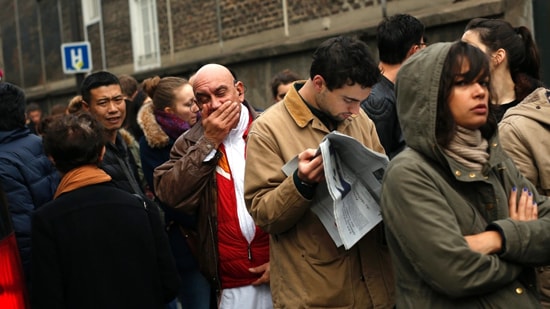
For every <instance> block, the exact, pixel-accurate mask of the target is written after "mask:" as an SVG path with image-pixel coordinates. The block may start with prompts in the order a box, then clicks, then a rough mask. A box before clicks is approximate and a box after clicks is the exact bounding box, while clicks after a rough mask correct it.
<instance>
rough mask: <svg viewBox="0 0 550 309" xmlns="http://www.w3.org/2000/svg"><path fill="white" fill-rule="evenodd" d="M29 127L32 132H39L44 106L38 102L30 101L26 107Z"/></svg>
mask: <svg viewBox="0 0 550 309" xmlns="http://www.w3.org/2000/svg"><path fill="white" fill-rule="evenodd" d="M26 115H27V127H29V130H31V133H33V134H38V126H39V124H40V121H42V108H41V107H40V105H38V103H34V102H33V103H30V104H29V105H27V108H26Z"/></svg>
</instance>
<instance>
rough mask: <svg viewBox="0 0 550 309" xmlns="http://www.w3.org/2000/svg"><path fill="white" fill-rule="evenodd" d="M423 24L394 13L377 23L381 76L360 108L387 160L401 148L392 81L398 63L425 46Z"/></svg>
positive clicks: (401, 135) (402, 143)
mask: <svg viewBox="0 0 550 309" xmlns="http://www.w3.org/2000/svg"><path fill="white" fill-rule="evenodd" d="M424 39H425V38H424V25H423V24H422V23H421V22H420V21H419V20H418V19H416V18H415V17H413V16H411V15H408V14H396V15H393V16H391V17H389V18H386V19H384V20H383V21H382V22H380V24H378V28H377V34H376V40H377V42H378V55H379V58H380V63H379V65H378V67H379V68H380V71H381V72H382V78H381V79H380V82H378V83H377V84H376V85H374V87H372V91H371V94H370V95H369V97H368V98H367V99H366V100H365V101H363V102H362V103H361V107H362V108H363V110H365V112H366V113H367V115H369V117H370V118H371V119H372V121H374V124H375V125H376V131H377V132H378V136H379V137H380V143H382V146H384V149H385V151H386V154H387V155H388V157H389V158H390V159H392V158H393V157H394V156H395V155H397V154H398V153H399V152H401V150H403V149H404V148H405V140H404V139H403V134H402V133H401V127H400V126H399V120H398V119H397V110H396V108H397V107H396V98H395V90H394V84H395V79H396V77H397V72H399V68H401V64H402V63H403V62H405V60H407V59H408V58H409V57H410V56H412V55H414V54H415V53H416V52H418V51H420V50H421V49H423V48H425V47H426V42H425V41H424Z"/></svg>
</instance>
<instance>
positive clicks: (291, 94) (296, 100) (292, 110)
mask: <svg viewBox="0 0 550 309" xmlns="http://www.w3.org/2000/svg"><path fill="white" fill-rule="evenodd" d="M304 84H305V81H297V82H295V83H294V84H293V85H292V87H290V90H289V91H288V93H287V95H286V97H285V99H284V100H283V104H284V105H285V108H286V110H287V111H288V113H289V114H290V117H292V119H293V120H294V122H295V123H296V125H297V126H298V127H300V128H305V127H306V126H307V125H308V124H309V123H311V126H312V127H313V128H314V129H318V130H321V131H324V132H326V133H329V132H330V130H329V129H328V128H327V126H326V125H324V124H323V122H322V121H321V120H320V119H319V118H318V117H316V116H315V115H314V114H313V112H312V111H311V110H310V109H309V107H308V106H307V105H306V103H305V102H304V100H303V99H302V97H301V96H300V94H299V93H298V90H299V89H300V88H302V86H303V85H304ZM360 112H362V111H360ZM355 118H356V116H353V117H350V118H349V119H346V120H344V121H342V122H340V124H338V127H337V128H336V130H338V131H344V129H345V128H346V127H347V126H348V125H349V124H350V123H351V121H353V119H355Z"/></svg>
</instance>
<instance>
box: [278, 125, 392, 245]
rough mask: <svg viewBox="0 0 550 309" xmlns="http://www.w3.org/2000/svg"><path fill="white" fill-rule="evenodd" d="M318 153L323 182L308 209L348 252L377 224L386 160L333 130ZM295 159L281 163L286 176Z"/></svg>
mask: <svg viewBox="0 0 550 309" xmlns="http://www.w3.org/2000/svg"><path fill="white" fill-rule="evenodd" d="M319 150H320V151H321V155H322V156H323V165H324V170H325V179H326V182H323V183H320V184H319V186H318V187H317V191H316V193H315V197H314V198H313V201H312V207H311V210H312V211H313V212H314V213H315V214H316V215H317V216H318V217H319V219H320V221H321V222H322V223H323V225H324V226H325V228H326V229H327V232H328V233H329V235H330V236H331V237H332V239H333V240H334V243H335V244H336V246H337V247H340V246H341V245H344V248H346V250H347V249H349V248H351V247H352V246H353V245H354V244H355V243H357V242H358V241H359V240H360V239H361V238H362V237H363V236H365V235H366V234H367V233H368V232H369V231H370V230H371V229H372V228H374V227H375V226H376V225H377V224H378V223H380V221H382V215H381V213H380V205H379V202H380V191H381V188H382V177H383V176H384V171H385V170H386V167H387V165H388V157H387V156H385V155H383V154H381V153H377V152H374V151H372V150H371V149H369V148H367V147H365V146H364V145H363V144H361V143H360V142H359V141H357V140H356V139H354V138H353V137H350V136H348V135H345V134H342V133H339V132H336V131H333V132H331V133H329V134H328V135H326V136H325V138H324V139H323V141H322V142H321V144H320V145H319ZM296 168H298V158H297V157H295V158H294V159H293V160H291V161H290V162H288V163H287V164H285V166H283V168H282V170H283V172H284V173H285V174H286V175H287V176H288V175H292V173H294V171H295V170H296Z"/></svg>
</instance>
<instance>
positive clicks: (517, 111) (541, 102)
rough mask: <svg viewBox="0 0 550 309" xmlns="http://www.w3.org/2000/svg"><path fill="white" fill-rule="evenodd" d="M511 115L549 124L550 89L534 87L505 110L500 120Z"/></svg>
mask: <svg viewBox="0 0 550 309" xmlns="http://www.w3.org/2000/svg"><path fill="white" fill-rule="evenodd" d="M512 116H523V117H526V118H530V119H532V120H534V121H536V122H539V123H542V124H546V125H550V90H548V89H546V88H544V87H541V88H537V89H535V91H533V92H532V93H531V94H529V95H528V96H526V97H525V99H523V101H521V103H519V104H518V105H516V106H514V107H512V108H510V109H509V110H508V111H506V114H504V117H503V118H502V120H505V119H506V118H509V117H512Z"/></svg>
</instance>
